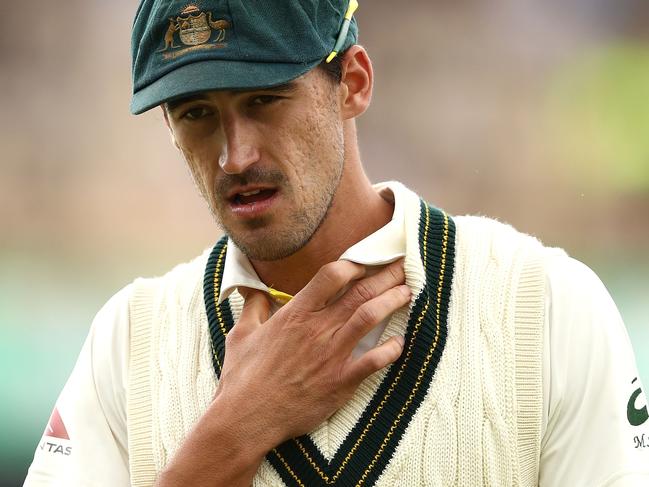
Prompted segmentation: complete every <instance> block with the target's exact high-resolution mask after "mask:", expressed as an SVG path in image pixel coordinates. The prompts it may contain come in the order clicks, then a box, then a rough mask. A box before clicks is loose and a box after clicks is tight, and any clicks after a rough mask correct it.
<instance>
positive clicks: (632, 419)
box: [626, 377, 649, 426]
mask: <svg viewBox="0 0 649 487" xmlns="http://www.w3.org/2000/svg"><path fill="white" fill-rule="evenodd" d="M637 380H638V378H637V377H636V378H635V379H633V380H632V381H631V384H635V383H636V381H637ZM642 395H643V394H642V388H640V387H638V388H637V389H636V390H635V391H633V393H632V394H631V397H630V398H629V402H628V403H627V405H626V417H627V419H628V420H629V424H630V425H631V426H641V425H643V424H645V423H646V422H647V420H649V411H647V404H646V400H645V405H644V406H639V405H638V403H639V402H640V401H638V397H640V396H642Z"/></svg>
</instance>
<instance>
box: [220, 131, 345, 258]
mask: <svg viewBox="0 0 649 487" xmlns="http://www.w3.org/2000/svg"><path fill="white" fill-rule="evenodd" d="M337 145H338V150H336V151H335V152H336V157H337V158H338V161H336V164H334V165H333V166H332V167H334V168H336V169H337V170H336V171H335V172H334V171H331V172H332V174H330V176H329V177H327V178H326V185H325V186H324V187H323V186H322V184H314V185H312V193H313V194H312V196H313V197H314V198H313V199H311V198H309V199H308V200H307V204H305V205H303V206H300V207H297V208H293V209H292V211H290V212H289V213H288V214H286V215H282V216H280V215H277V213H274V214H273V215H269V216H267V217H266V216H264V217H261V218H258V219H255V220H251V221H250V222H247V223H246V226H247V229H246V231H241V232H240V231H237V230H236V229H235V228H233V227H232V226H230V225H229V224H228V223H227V222H226V220H225V218H223V216H222V215H223V214H224V213H225V211H227V209H226V208H223V207H220V206H219V205H217V204H210V210H211V212H212V215H213V216H214V219H215V221H216V223H217V224H218V225H219V227H220V228H222V229H223V230H224V232H225V233H226V234H227V235H228V237H230V238H231V239H232V241H233V242H234V244H235V245H236V246H237V247H238V248H239V250H241V251H242V252H243V253H244V254H245V255H246V256H247V257H248V258H249V259H253V260H259V261H274V260H280V259H284V258H286V257H289V256H291V255H293V254H294V253H296V252H297V251H299V250H300V249H302V248H303V247H304V246H305V245H307V244H308V243H309V242H310V241H311V239H312V238H313V236H314V235H315V234H316V233H317V231H318V229H319V228H320V227H321V226H322V223H323V222H324V221H325V220H326V218H327V215H328V214H329V210H330V209H331V207H332V205H333V202H334V197H335V195H336V192H337V190H338V186H339V184H340V180H341V178H342V174H343V170H344V142H343V141H342V137H341V138H340V140H339V144H337ZM235 177H236V178H239V180H240V181H241V182H242V183H243V184H245V183H251V182H257V183H261V182H263V183H273V184H277V187H278V188H279V190H280V191H281V192H282V193H283V194H282V196H283V197H285V198H287V199H288V200H289V201H295V199H294V198H293V196H294V195H295V194H294V192H295V191H296V189H295V188H291V187H289V185H288V182H287V179H286V177H285V176H284V175H283V174H281V173H279V172H277V171H266V170H258V169H257V168H251V169H250V170H249V171H248V172H246V173H245V174H243V175H237V176H235ZM242 180H244V181H242ZM278 183H279V184H278ZM226 184H227V183H223V182H222V183H221V184H217V193H216V194H219V192H218V191H219V189H218V187H219V186H226ZM300 190H301V191H304V189H302V188H301V189H300ZM220 194H223V193H220ZM280 218H281V222H280V224H278V219H280ZM273 223H274V224H273Z"/></svg>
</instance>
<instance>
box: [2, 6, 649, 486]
mask: <svg viewBox="0 0 649 487" xmlns="http://www.w3.org/2000/svg"><path fill="white" fill-rule="evenodd" d="M136 7H137V1H136V0H111V1H110V2H106V1H98V0H85V1H81V0H67V1H66V2H65V8H62V4H61V3H60V2H26V3H17V2H10V3H7V4H6V5H5V6H4V8H3V12H4V13H3V22H2V29H0V107H1V108H0V149H1V150H0V225H1V226H0V370H1V371H2V372H1V373H2V389H3V394H2V401H0V422H1V424H2V432H3V434H2V435H1V439H0V486H13V485H21V484H22V480H23V478H24V475H25V472H26V469H27V466H28V465H29V463H30V461H31V458H32V455H33V451H34V449H35V447H36V445H37V443H38V440H39V438H40V435H41V433H42V431H43V429H44V427H45V424H46V422H47V419H48V417H49V413H50V411H51V409H52V407H53V405H54V402H55V401H56V397H57V394H58V392H59V391H60V389H61V388H62V386H63V384H64V382H65V380H66V378H67V376H68V374H69V373H70V371H71V369H72V366H73V364H74V362H75V360H76V356H77V353H78V351H79V349H80V347H81V344H82V342H83V340H84V337H85V335H86V332H87V329H88V326H89V325H90V322H91V320H92V318H93V316H94V314H95V312H96V311H97V310H98V309H99V308H100V307H101V305H102V304H103V303H104V302H105V301H106V300H107V299H108V298H109V297H110V296H111V295H112V294H113V293H115V292H116V291H117V290H119V289H120V288H121V287H123V286H124V285H125V284H127V283H128V282H130V281H131V280H133V279H134V278H135V277H137V276H141V275H158V274H162V273H164V272H165V271H166V270H168V269H169V268H170V267H172V266H173V265H174V264H176V263H178V262H181V261H187V260H189V259H191V258H192V257H194V256H195V255H197V254H198V253H200V252H201V250H202V249H204V248H206V247H208V246H210V245H212V243H213V242H214V241H215V239H216V238H217V237H218V230H217V229H216V228H215V226H214V225H213V223H212V221H211V218H210V215H209V213H208V211H207V209H206V207H205V205H204V204H203V202H202V201H201V200H200V198H199V197H198V195H197V192H196V191H195V189H194V186H193V183H192V181H191V178H190V177H189V174H188V171H187V170H186V169H185V167H184V165H183V162H182V161H181V160H180V158H179V156H178V154H177V153H176V152H175V150H174V149H173V148H172V146H171V144H170V143H169V137H168V135H167V133H166V131H165V128H164V125H163V120H162V116H161V113H160V112H159V111H157V110H154V111H152V112H151V113H148V114H146V115H143V116H140V117H133V116H131V115H130V114H129V111H128V106H129V96H130V60H129V31H130V26H131V22H132V17H133V14H134V12H135V9H136ZM357 18H358V21H359V24H360V32H361V42H362V43H363V44H364V45H365V46H366V47H367V48H368V50H369V52H370V55H371V56H372V59H373V61H374V66H375V71H376V87H375V99H374V103H373V105H372V107H371V109H370V110H369V112H368V113H367V114H366V115H365V116H363V118H362V119H361V120H360V121H359V126H360V136H361V148H362V152H363V159H364V161H365V165H366V167H367V169H368V171H369V173H370V175H371V177H372V179H373V180H375V181H379V180H385V179H399V180H401V181H403V182H405V183H406V184H407V185H409V186H411V187H412V188H413V189H415V190H417V191H418V192H419V193H420V194H422V195H423V196H425V197H426V198H427V199H428V200H429V201H431V202H433V203H434V204H436V205H437V206H440V207H443V208H445V209H446V210H448V211H449V212H451V213H453V214H464V213H479V214H483V215H489V216H493V217H497V218H498V219H500V220H503V221H506V222H509V223H511V224H513V225H515V226H516V227H517V228H518V229H520V230H522V231H525V232H528V233H532V234H534V235H536V236H538V237H539V238H541V239H542V240H543V241H544V242H545V243H546V244H549V245H553V246H561V247H564V248H565V249H567V250H568V252H570V253H571V254H572V255H573V256H575V257H577V258H578V259H580V260H582V261H584V262H585V263H587V264H588V265H589V266H590V267H591V268H593V269H594V270H595V271H596V272H597V273H598V274H599V275H600V277H601V278H602V280H603V281H604V283H605V284H606V286H607V287H608V289H609V290H610V292H611V294H612V295H613V297H614V298H615V300H616V302H617V304H618V306H619V308H620V311H621V313H622V315H623V317H624V319H625V322H626V324H627V327H628V331H629V334H630V336H631V339H632V342H633V345H634V347H635V353H636V357H637V360H638V364H639V367H640V375H641V376H642V378H643V379H644V383H645V384H649V299H648V298H647V296H649V3H648V2H647V1H646V0H561V1H559V0H545V1H543V2H539V1H537V0H535V1H532V0H491V1H489V2H484V1H473V0H454V1H450V0H433V1H431V0H425V1H424V0H421V1H415V0H409V1H408V2H404V3H402V4H399V7H398V8H397V7H395V2H394V1H388V0H372V1H365V2H361V8H360V10H359V12H358V14H357ZM574 345H575V346H579V344H577V343H576V344H574Z"/></svg>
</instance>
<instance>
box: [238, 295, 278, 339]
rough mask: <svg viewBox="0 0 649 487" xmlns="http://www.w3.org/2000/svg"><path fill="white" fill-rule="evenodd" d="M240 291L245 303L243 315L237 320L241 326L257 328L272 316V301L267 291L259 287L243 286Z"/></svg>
mask: <svg viewBox="0 0 649 487" xmlns="http://www.w3.org/2000/svg"><path fill="white" fill-rule="evenodd" d="M239 293H240V294H241V295H242V296H243V299H244V303H243V309H242V310H241V316H240V317H239V321H238V322H237V326H238V327H240V328H248V329H251V328H256V327H257V326H258V325H260V324H262V323H264V322H265V321H266V320H268V317H269V316H270V302H269V301H268V298H267V297H266V293H264V292H262V291H259V290H257V289H250V288H241V289H239Z"/></svg>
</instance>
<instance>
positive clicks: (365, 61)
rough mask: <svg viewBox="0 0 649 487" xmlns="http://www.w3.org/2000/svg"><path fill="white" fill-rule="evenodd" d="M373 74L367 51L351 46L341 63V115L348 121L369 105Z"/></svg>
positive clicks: (357, 46)
mask: <svg viewBox="0 0 649 487" xmlns="http://www.w3.org/2000/svg"><path fill="white" fill-rule="evenodd" d="M373 82H374V73H373V70H372V61H370V58H369V56H368V54H367V51H366V50H365V49H364V48H363V47H362V46H359V45H354V46H351V47H350V48H349V49H348V50H347V51H346V52H345V54H344V58H343V62H342V85H343V88H344V89H343V91H342V92H343V97H344V98H343V100H342V115H343V117H344V118H345V119H350V118H354V117H358V116H360V115H362V114H363V113H364V112H365V110H367V107H368V106H369V105H370V101H371V99H372V86H373Z"/></svg>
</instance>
